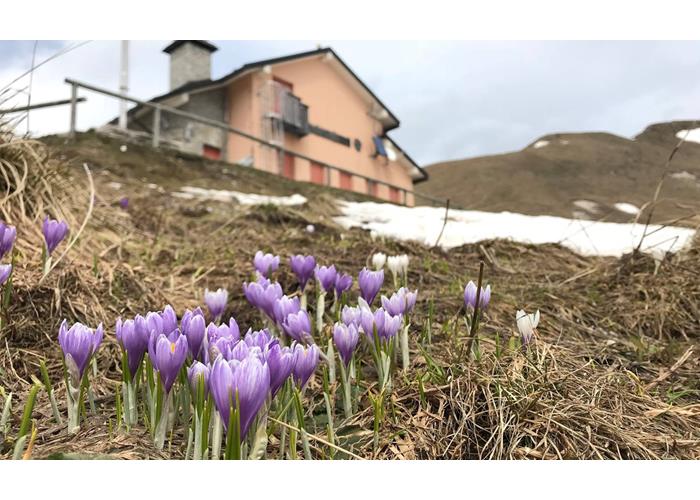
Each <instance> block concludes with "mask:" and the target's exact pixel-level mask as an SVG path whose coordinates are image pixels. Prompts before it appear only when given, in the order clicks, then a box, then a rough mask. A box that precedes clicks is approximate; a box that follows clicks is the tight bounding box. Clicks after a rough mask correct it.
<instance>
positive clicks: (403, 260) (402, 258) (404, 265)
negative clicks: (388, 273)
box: [399, 254, 408, 276]
mask: <svg viewBox="0 0 700 500" xmlns="http://www.w3.org/2000/svg"><path fill="white" fill-rule="evenodd" d="M399 263H400V264H401V272H402V273H403V274H404V276H405V275H406V274H407V273H408V255H406V254H403V255H399Z"/></svg>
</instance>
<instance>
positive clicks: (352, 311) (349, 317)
mask: <svg viewBox="0 0 700 500" xmlns="http://www.w3.org/2000/svg"><path fill="white" fill-rule="evenodd" d="M361 316H362V311H361V310H360V308H359V307H350V306H344V307H343V310H342V311H341V312H340V319H341V321H342V322H343V323H345V325H347V326H350V325H355V326H357V327H359V326H360V317H361Z"/></svg>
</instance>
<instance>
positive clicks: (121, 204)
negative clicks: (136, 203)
mask: <svg viewBox="0 0 700 500" xmlns="http://www.w3.org/2000/svg"><path fill="white" fill-rule="evenodd" d="M119 207H120V208H121V209H122V210H126V209H128V208H129V198H127V197H126V196H124V197H123V198H121V199H120V200H119Z"/></svg>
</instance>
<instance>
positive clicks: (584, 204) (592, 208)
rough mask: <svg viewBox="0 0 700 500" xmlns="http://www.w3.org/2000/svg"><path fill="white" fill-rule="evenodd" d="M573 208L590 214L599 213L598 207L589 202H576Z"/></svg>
mask: <svg viewBox="0 0 700 500" xmlns="http://www.w3.org/2000/svg"><path fill="white" fill-rule="evenodd" d="M574 206H575V207H577V208H580V209H582V210H585V211H586V212H589V213H592V214H597V213H599V212H600V205H598V204H597V203H596V202H595V201H591V200H576V201H574Z"/></svg>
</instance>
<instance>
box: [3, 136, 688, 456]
mask: <svg viewBox="0 0 700 500" xmlns="http://www.w3.org/2000/svg"><path fill="white" fill-rule="evenodd" d="M590 140H591V141H595V140H600V141H602V142H601V144H602V143H605V144H608V145H609V144H610V143H611V142H614V141H621V142H624V141H622V140H620V139H619V138H610V137H607V136H601V137H597V136H594V137H592V138H590ZM45 142H46V144H48V147H45V146H44V145H42V144H37V143H33V142H31V141H20V140H16V139H11V140H9V141H8V139H5V143H4V144H3V143H2V142H0V146H4V147H0V168H2V172H3V173H4V174H5V175H3V176H1V177H0V190H1V191H2V192H6V193H10V194H11V196H10V197H5V198H4V199H3V201H2V205H0V209H1V210H2V213H3V219H4V220H5V221H6V222H8V223H10V224H13V225H15V226H16V227H17V243H16V245H15V247H16V248H15V253H14V256H15V257H14V264H15V270H14V274H13V284H12V289H11V291H10V295H9V296H10V300H9V303H8V306H7V307H6V308H5V309H4V310H3V323H2V327H1V328H0V345H1V346H2V347H3V348H2V349H0V381H1V382H0V385H1V387H0V396H1V397H2V403H0V407H1V405H2V404H4V402H5V401H6V400H7V398H10V396H9V394H10V393H11V394H12V396H11V398H10V399H9V400H10V402H11V405H10V407H11V413H10V416H9V419H8V422H7V426H6V427H7V432H3V433H2V434H0V457H2V458H9V457H11V456H12V453H13V448H14V447H15V444H16V442H17V437H18V432H19V430H20V427H21V422H22V415H23V408H24V404H25V402H26V401H27V399H28V395H29V393H30V390H31V388H32V386H33V385H34V384H35V378H36V380H38V379H39V378H40V371H39V366H40V363H41V362H42V361H43V362H45V363H46V366H47V368H48V374H49V378H50V379H51V381H52V383H53V385H54V388H55V391H56V400H57V401H58V407H59V408H58V409H59V411H60V413H61V415H63V416H64V420H63V424H57V423H55V422H54V421H53V419H52V410H51V405H50V402H49V398H48V396H47V394H46V392H45V391H44V390H43V389H42V390H41V391H39V393H38V397H37V403H36V407H35V409H34V411H33V412H32V413H31V417H32V418H31V424H32V425H33V426H35V430H36V432H35V433H31V432H30V434H28V437H29V436H31V437H30V439H29V440H28V442H29V445H28V451H26V452H25V453H24V454H25V456H27V457H28V458H46V457H65V456H71V457H74V456H76V455H77V456H92V457H95V456H96V457H108V458H183V457H184V456H185V454H186V452H187V425H185V424H183V423H178V424H177V425H176V426H175V427H174V429H173V432H172V433H171V434H169V437H168V441H167V442H166V446H165V448H164V449H163V450H162V451H159V450H157V449H155V448H154V446H153V440H152V438H151V436H150V434H149V430H148V427H147V425H145V424H146V422H145V420H146V419H145V418H142V419H140V420H139V423H138V424H137V425H135V426H134V427H133V428H132V429H131V430H130V431H128V432H127V431H126V429H125V428H124V426H120V425H119V420H118V414H117V410H116V407H117V395H118V394H120V387H121V377H122V367H121V366H122V365H121V361H120V356H121V355H120V349H119V346H118V344H117V342H116V339H115V322H116V320H117V318H118V317H120V316H121V317H133V316H134V315H135V314H145V313H146V312H147V311H155V310H161V309H162V308H163V307H164V306H165V305H166V304H171V305H172V306H173V307H174V309H175V311H176V312H177V314H178V316H181V315H182V313H183V312H184V311H185V309H188V308H189V309H192V308H194V307H197V306H200V305H202V296H203V291H204V289H205V288H209V289H216V288H218V287H223V288H226V289H227V290H228V292H229V301H228V304H227V308H226V314H225V318H228V316H230V315H233V316H235V318H236V320H237V321H238V324H239V325H240V329H241V331H242V332H245V331H246V330H247V329H248V327H252V328H253V329H258V328H261V327H262V326H263V325H264V324H263V322H262V321H261V315H260V313H259V312H258V311H257V310H255V309H254V308H253V307H252V306H251V305H250V304H248V302H247V300H246V298H245V296H244V294H243V290H242V284H243V282H244V281H248V280H250V279H251V275H252V270H253V267H252V260H253V255H254V254H255V252H256V251H257V250H264V251H270V252H273V253H275V254H278V255H280V256H281V258H282V263H281V265H280V269H279V270H278V271H277V272H275V274H274V279H276V280H277V281H278V282H279V284H280V286H281V287H282V289H283V290H284V292H285V293H288V294H290V295H298V289H297V286H296V283H295V279H294V276H293V275H292V273H291V271H290V268H289V265H288V264H287V258H288V256H290V255H292V254H296V253H304V254H312V255H315V256H316V259H317V261H318V262H319V263H320V264H325V265H329V264H335V265H336V266H337V267H338V268H339V269H340V270H342V271H343V272H347V273H350V274H352V275H353V276H354V277H355V280H357V274H358V272H359V271H360V269H362V267H363V266H365V265H369V263H370V262H371V256H372V255H373V254H374V253H375V252H384V253H386V254H389V255H395V254H404V253H405V254H408V255H409V257H410V267H409V271H408V276H407V281H408V285H409V286H410V287H411V288H412V289H414V288H417V289H418V301H417V304H416V308H415V311H414V313H413V315H412V317H411V327H410V330H409V332H410V337H409V350H410V353H411V358H410V360H411V361H410V365H409V367H408V369H407V370H406V371H405V372H402V371H401V369H400V368H399V367H396V368H395V370H394V373H393V375H392V377H393V378H392V381H393V382H392V387H391V390H390V391H388V392H382V393H380V391H379V390H378V376H377V373H376V370H375V367H374V364H373V358H372V356H371V354H370V350H371V344H369V343H368V342H364V341H362V342H360V347H359V349H358V351H357V353H356V362H357V382H356V386H355V387H354V389H353V390H354V391H355V392H354V394H355V396H354V397H356V401H357V409H356V412H355V413H354V414H353V416H352V417H350V418H347V417H346V416H345V415H344V413H343V411H342V409H341V408H342V406H341V393H342V389H341V387H340V386H339V383H338V381H337V380H336V381H335V382H332V381H329V382H324V379H325V380H328V379H327V378H326V377H325V376H324V374H327V373H328V368H327V365H326V364H325V363H321V365H320V366H319V368H318V369H317V371H316V374H315V375H314V376H313V377H312V379H311V381H310V383H309V386H308V387H307V390H306V392H305V394H304V396H303V401H302V403H303V409H302V412H303V420H304V422H305V423H304V425H305V427H306V432H307V433H308V435H309V436H310V445H309V446H308V447H306V449H305V447H302V445H301V443H299V447H298V450H297V451H296V453H297V454H298V455H297V456H299V457H306V456H307V453H308V454H311V455H312V456H313V457H314V458H330V457H332V456H335V457H336V458H346V457H348V456H360V457H363V458H387V459H414V458H421V459H437V458H453V459H457V458H461V459H487V458H517V459H526V458H530V459H545V458H546V459H549V458H551V459H557V458H566V459H574V458H579V459H585V458H700V431H699V429H700V407H699V406H698V402H699V401H700V385H699V381H698V377H697V373H698V369H700V359H698V356H697V354H696V353H697V349H698V347H700V346H698V341H699V340H698V339H700V327H699V325H700V313H699V312H698V311H699V307H700V306H699V305H698V304H700V280H699V279H698V268H699V267H698V266H699V265H700V249H699V248H698V247H697V245H696V246H695V247H693V248H692V249H690V250H689V251H688V252H687V253H683V254H680V255H676V256H670V257H668V258H667V259H666V260H664V261H663V262H661V263H655V262H654V261H653V260H652V259H650V258H649V257H646V256H642V255H628V256H625V257H624V258H622V259H609V258H608V259H603V258H583V257H580V256H578V255H575V254H573V253H571V252H569V251H567V250H566V249H564V248H562V247H559V246H557V245H544V246H531V245H521V244H514V243H509V242H506V241H486V242H481V243H479V244H475V245H466V246H463V247H459V248H455V249H453V250H451V251H449V252H445V251H442V250H440V249H439V248H429V247H425V246H421V245H416V244H408V243H401V242H396V241H389V240H382V239H373V238H371V237H370V235H369V234H368V233H367V232H364V231H360V230H352V231H345V230H342V229H341V228H340V227H338V226H337V225H335V224H334V223H333V221H332V218H331V215H332V214H333V213H334V210H335V208H334V204H333V198H334V197H335V196H336V195H338V193H337V192H334V191H328V190H326V189H324V188H321V187H317V186H312V185H308V184H303V183H293V182H290V181H285V180H283V179H280V178H279V177H273V176H269V175H266V174H263V173H260V172H256V171H253V170H250V169H246V168H243V167H236V166H230V165H224V164H222V163H218V162H211V161H206V160H202V159H199V158H196V159H194V158H186V157H182V156H180V155H177V154H175V153H171V152H154V151H152V150H150V148H140V147H138V146H133V145H128V149H127V151H126V152H124V153H122V152H121V151H120V146H121V145H122V143H120V142H119V141H115V140H113V139H105V138H100V137H97V136H95V135H92V134H86V135H80V136H78V138H77V139H76V140H74V141H68V142H66V141H65V140H64V139H63V138H58V137H54V138H48V139H47V140H46V141H45ZM628 142H629V141H628ZM591 147H592V146H591ZM544 149H546V148H544ZM552 149H555V148H554V147H552ZM592 150H594V151H597V148H594V147H592ZM538 151H539V150H538ZM613 151H615V152H613ZM619 151H620V148H619V147H612V146H610V149H609V150H608V153H609V154H611V155H613V154H619ZM533 153H534V152H533ZM561 154H566V150H563V151H562V153H561ZM597 154H598V153H597ZM598 158H599V159H600V161H601V162H602V161H604V159H605V156H604V152H599V154H598ZM83 163H87V164H88V166H89V168H90V170H91V173H92V177H93V180H94V184H95V191H96V200H95V206H94V209H93V211H92V212H91V213H89V212H88V206H89V200H90V196H89V193H90V184H89V182H88V179H87V177H86V173H85V171H84V170H83V168H82V165H83ZM551 168H552V169H553V168H554V167H551ZM573 170H575V169H572V171H573ZM23 172H24V175H23V174H22V173H23ZM630 175H631V174H630ZM583 177H584V176H581V178H582V179H583ZM551 178H552V182H554V178H555V176H554V175H551ZM23 179H24V180H23ZM25 180H26V182H25ZM537 184H538V183H537V182H534V181H533V185H537ZM183 185H194V186H199V187H205V188H213V189H236V190H240V191H244V192H258V193H270V194H291V193H294V192H299V193H302V194H304V195H305V196H307V197H308V198H309V203H307V204H305V205H303V206H295V207H275V206H269V205H264V206H254V207H250V206H243V205H238V204H233V203H224V202H219V201H211V200H190V199H183V198H178V197H176V196H173V195H172V193H173V191H177V190H178V189H179V188H181V187H182V186H183ZM501 189H504V190H505V189H506V188H505V187H501ZM122 196H127V197H128V198H129V207H128V209H127V210H122V209H120V208H119V206H118V203H117V202H118V200H119V199H120V198H121V197H122ZM542 196H544V194H542ZM629 201H632V202H635V201H636V202H638V200H634V199H633V200H629ZM539 202H540V203H543V204H544V203H546V200H545V199H542V200H539ZM46 213H50V214H51V215H52V216H55V217H60V218H62V219H65V220H67V222H68V225H69V226H70V228H71V233H70V236H69V238H68V239H69V240H70V239H71V238H72V237H73V236H74V235H75V234H77V231H78V228H79V227H80V226H81V225H82V223H83V221H84V220H85V221H86V222H85V229H84V230H83V232H82V233H81V234H80V238H78V239H77V240H76V241H75V243H74V244H73V246H71V247H68V245H67V243H68V241H66V242H64V243H63V244H62V245H61V246H60V247H59V249H58V252H59V253H61V252H63V251H66V250H67V253H66V255H65V257H64V258H63V259H61V260H60V261H59V262H58V263H57V265H56V267H55V269H54V270H53V271H52V272H51V273H50V274H49V275H48V276H47V277H46V278H45V279H43V280H42V278H41V269H40V267H41V248H42V237H41V231H40V229H39V228H40V226H41V220H42V219H43V217H44V215H45V214H46ZM88 213H89V217H87V218H86V215H87V214H88ZM309 224H313V225H314V228H315V230H314V231H313V232H310V231H308V229H307V227H308V225H309ZM480 260H483V261H484V262H485V273H484V280H485V282H486V283H489V284H490V285H491V287H492V289H493V295H492V297H491V302H490V305H489V307H488V310H487V311H486V313H485V314H484V315H483V318H482V321H481V327H480V330H479V336H478V341H477V342H476V344H475V345H476V346H477V347H478V349H475V350H474V353H475V354H474V355H472V356H470V355H469V354H468V353H467V351H466V346H467V345H468V344H469V340H468V337H469V332H468V330H467V328H466V326H465V318H466V317H467V313H466V311H465V307H464V302H463V290H464V286H465V284H466V283H467V282H468V281H469V280H476V278H477V274H478V269H479V262H480ZM386 273H387V278H386V280H385V282H384V285H383V287H382V290H381V293H383V294H391V293H392V291H393V290H394V286H393V283H392V279H391V275H390V274H389V272H388V271H386ZM314 286H315V285H314ZM313 289H314V288H312V290H313ZM357 295H358V287H357V281H355V283H354V284H353V288H352V290H351V291H350V294H349V297H348V300H349V301H350V303H353V304H354V303H356V299H357ZM311 297H312V298H311V300H310V311H312V312H313V311H314V304H315V300H313V295H311ZM326 300H327V301H328V302H327V306H328V307H329V308H330V304H331V302H332V299H331V298H330V297H328V298H327V299H326ZM521 308H524V309H525V310H527V311H528V312H534V311H535V310H537V309H539V310H540V311H541V314H542V319H541V321H540V325H539V327H538V328H537V332H536V335H535V340H534V341H533V342H532V343H531V344H530V345H529V347H527V348H525V349H523V348H522V347H521V346H520V340H519V338H518V337H517V336H518V329H517V328H516V325H515V313H516V310H517V309H521ZM327 313H328V314H327V321H328V323H327V324H326V326H325V328H324V329H323V332H322V333H321V334H320V335H319V334H316V333H315V334H314V336H315V340H316V342H317V343H318V344H319V345H321V346H322V347H323V348H324V350H325V346H326V345H327V342H328V338H329V336H330V334H331V326H330V325H331V323H332V321H333V320H334V318H332V317H331V315H330V312H329V310H327ZM63 319H67V320H68V321H69V322H70V323H72V322H74V321H81V322H84V323H85V324H88V325H92V326H94V325H97V324H98V323H100V322H102V323H103V324H104V325H105V338H104V341H103V345H102V347H101V348H100V350H99V351H98V353H97V356H96V370H95V373H94V374H93V373H92V371H91V372H90V380H91V385H92V390H93V392H94V402H95V408H94V410H93V409H91V408H90V407H89V406H87V405H86V406H87V413H86V416H85V420H84V422H83V425H82V427H81V430H80V432H78V433H77V434H70V433H69V432H67V430H66V425H65V413H66V406H65V397H66V392H65V388H64V384H63V382H62V380H63V364H62V356H61V351H60V349H59V345H58V342H57V332H58V328H59V325H60V323H61V321H62V320H63ZM183 385H184V384H183ZM185 390H186V387H185ZM324 390H325V391H326V392H327V393H328V394H329V395H330V397H329V401H330V405H331V408H330V410H329V409H328V408H327V406H326V402H325V400H324V397H323V394H324ZM380 395H382V396H381V397H380ZM377 402H379V403H377ZM377 405H379V406H377ZM377 407H379V408H381V409H382V410H383V411H382V412H380V413H379V414H378V413H377V412H376V411H375V410H376V408H377ZM140 411H143V414H146V413H147V412H146V410H145V408H142V410H140ZM270 411H271V412H272V415H273V416H275V417H279V416H280V412H279V408H278V407H277V406H275V405H272V406H271V410H270ZM329 412H330V414H331V419H332V422H333V429H334V437H333V439H334V442H335V448H333V447H331V446H329V445H328V439H329V432H328V419H329V417H328V415H329ZM376 415H379V416H378V417H376V419H375V416H376ZM375 421H376V429H377V433H376V434H375V432H374V429H375ZM292 423H294V420H292ZM32 425H30V426H29V427H28V428H27V429H29V430H31V428H32ZM294 425H296V424H294ZM283 429H286V428H283V427H282V426H281V424H276V423H275V422H274V421H270V425H269V427H268V430H267V433H268V435H267V438H268V440H267V446H266V449H265V452H266V455H267V457H268V458H284V457H285V456H287V457H288V456H289V454H286V453H285V450H284V447H283V446H282V444H281V443H282V442H283V441H284V439H283V438H282V436H283V435H284V436H285V438H286V442H287V443H289V442H290V439H291V437H290V434H289V433H286V431H284V430H283ZM343 450H346V451H348V452H350V453H352V454H353V455H348V454H347V453H346V451H343Z"/></svg>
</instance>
